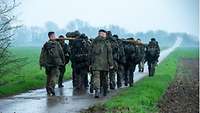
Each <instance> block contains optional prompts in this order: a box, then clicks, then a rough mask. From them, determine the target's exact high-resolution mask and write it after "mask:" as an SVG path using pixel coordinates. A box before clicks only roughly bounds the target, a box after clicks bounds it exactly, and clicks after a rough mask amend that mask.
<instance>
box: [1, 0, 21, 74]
mask: <svg viewBox="0 0 200 113" xmlns="http://www.w3.org/2000/svg"><path fill="white" fill-rule="evenodd" d="M18 6H19V4H18V3H16V1H15V0H13V1H10V0H0V77H2V76H3V75H5V73H8V72H16V67H18V69H19V67H21V66H22V65H24V64H23V63H22V62H21V61H24V60H25V58H16V57H15V56H14V55H13V54H12V53H11V52H10V51H9V47H10V45H11V42H12V37H13V35H14V32H15V30H16V29H17V28H19V27H20V26H18V25H15V24H14V22H15V20H16V17H15V16H14V13H13V11H14V9H15V8H16V7H18Z"/></svg>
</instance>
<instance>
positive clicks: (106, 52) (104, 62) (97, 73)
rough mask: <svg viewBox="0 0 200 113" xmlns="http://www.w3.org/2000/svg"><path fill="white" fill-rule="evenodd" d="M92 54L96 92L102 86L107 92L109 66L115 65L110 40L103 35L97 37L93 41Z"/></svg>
mask: <svg viewBox="0 0 200 113" xmlns="http://www.w3.org/2000/svg"><path fill="white" fill-rule="evenodd" d="M90 56H91V69H92V73H93V74H92V76H93V80H94V81H93V85H94V89H95V92H99V91H100V89H101V86H102V87H103V89H104V90H103V91H104V94H105V93H106V91H107V88H108V81H107V78H108V71H109V67H110V66H113V57H112V48H111V44H110V42H109V41H108V40H107V39H103V38H101V37H97V38H95V39H94V41H93V42H92V46H91V53H90ZM102 82H103V83H102Z"/></svg>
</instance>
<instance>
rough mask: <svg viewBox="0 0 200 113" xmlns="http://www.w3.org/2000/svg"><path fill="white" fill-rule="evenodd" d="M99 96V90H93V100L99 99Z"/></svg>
mask: <svg viewBox="0 0 200 113" xmlns="http://www.w3.org/2000/svg"><path fill="white" fill-rule="evenodd" d="M99 96H100V91H99V90H95V95H94V98H99Z"/></svg>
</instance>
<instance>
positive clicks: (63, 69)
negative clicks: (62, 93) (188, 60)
mask: <svg viewBox="0 0 200 113" xmlns="http://www.w3.org/2000/svg"><path fill="white" fill-rule="evenodd" d="M59 69H60V76H59V78H58V87H59V88H61V87H64V86H63V84H62V83H63V77H64V73H65V66H61V67H60V68H59Z"/></svg>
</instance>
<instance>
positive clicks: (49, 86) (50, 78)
mask: <svg viewBox="0 0 200 113" xmlns="http://www.w3.org/2000/svg"><path fill="white" fill-rule="evenodd" d="M45 72H46V75H47V81H46V91H47V93H48V94H50V93H51V92H54V89H55V84H56V79H57V77H58V76H59V75H60V70H59V67H46V68H45Z"/></svg>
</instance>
